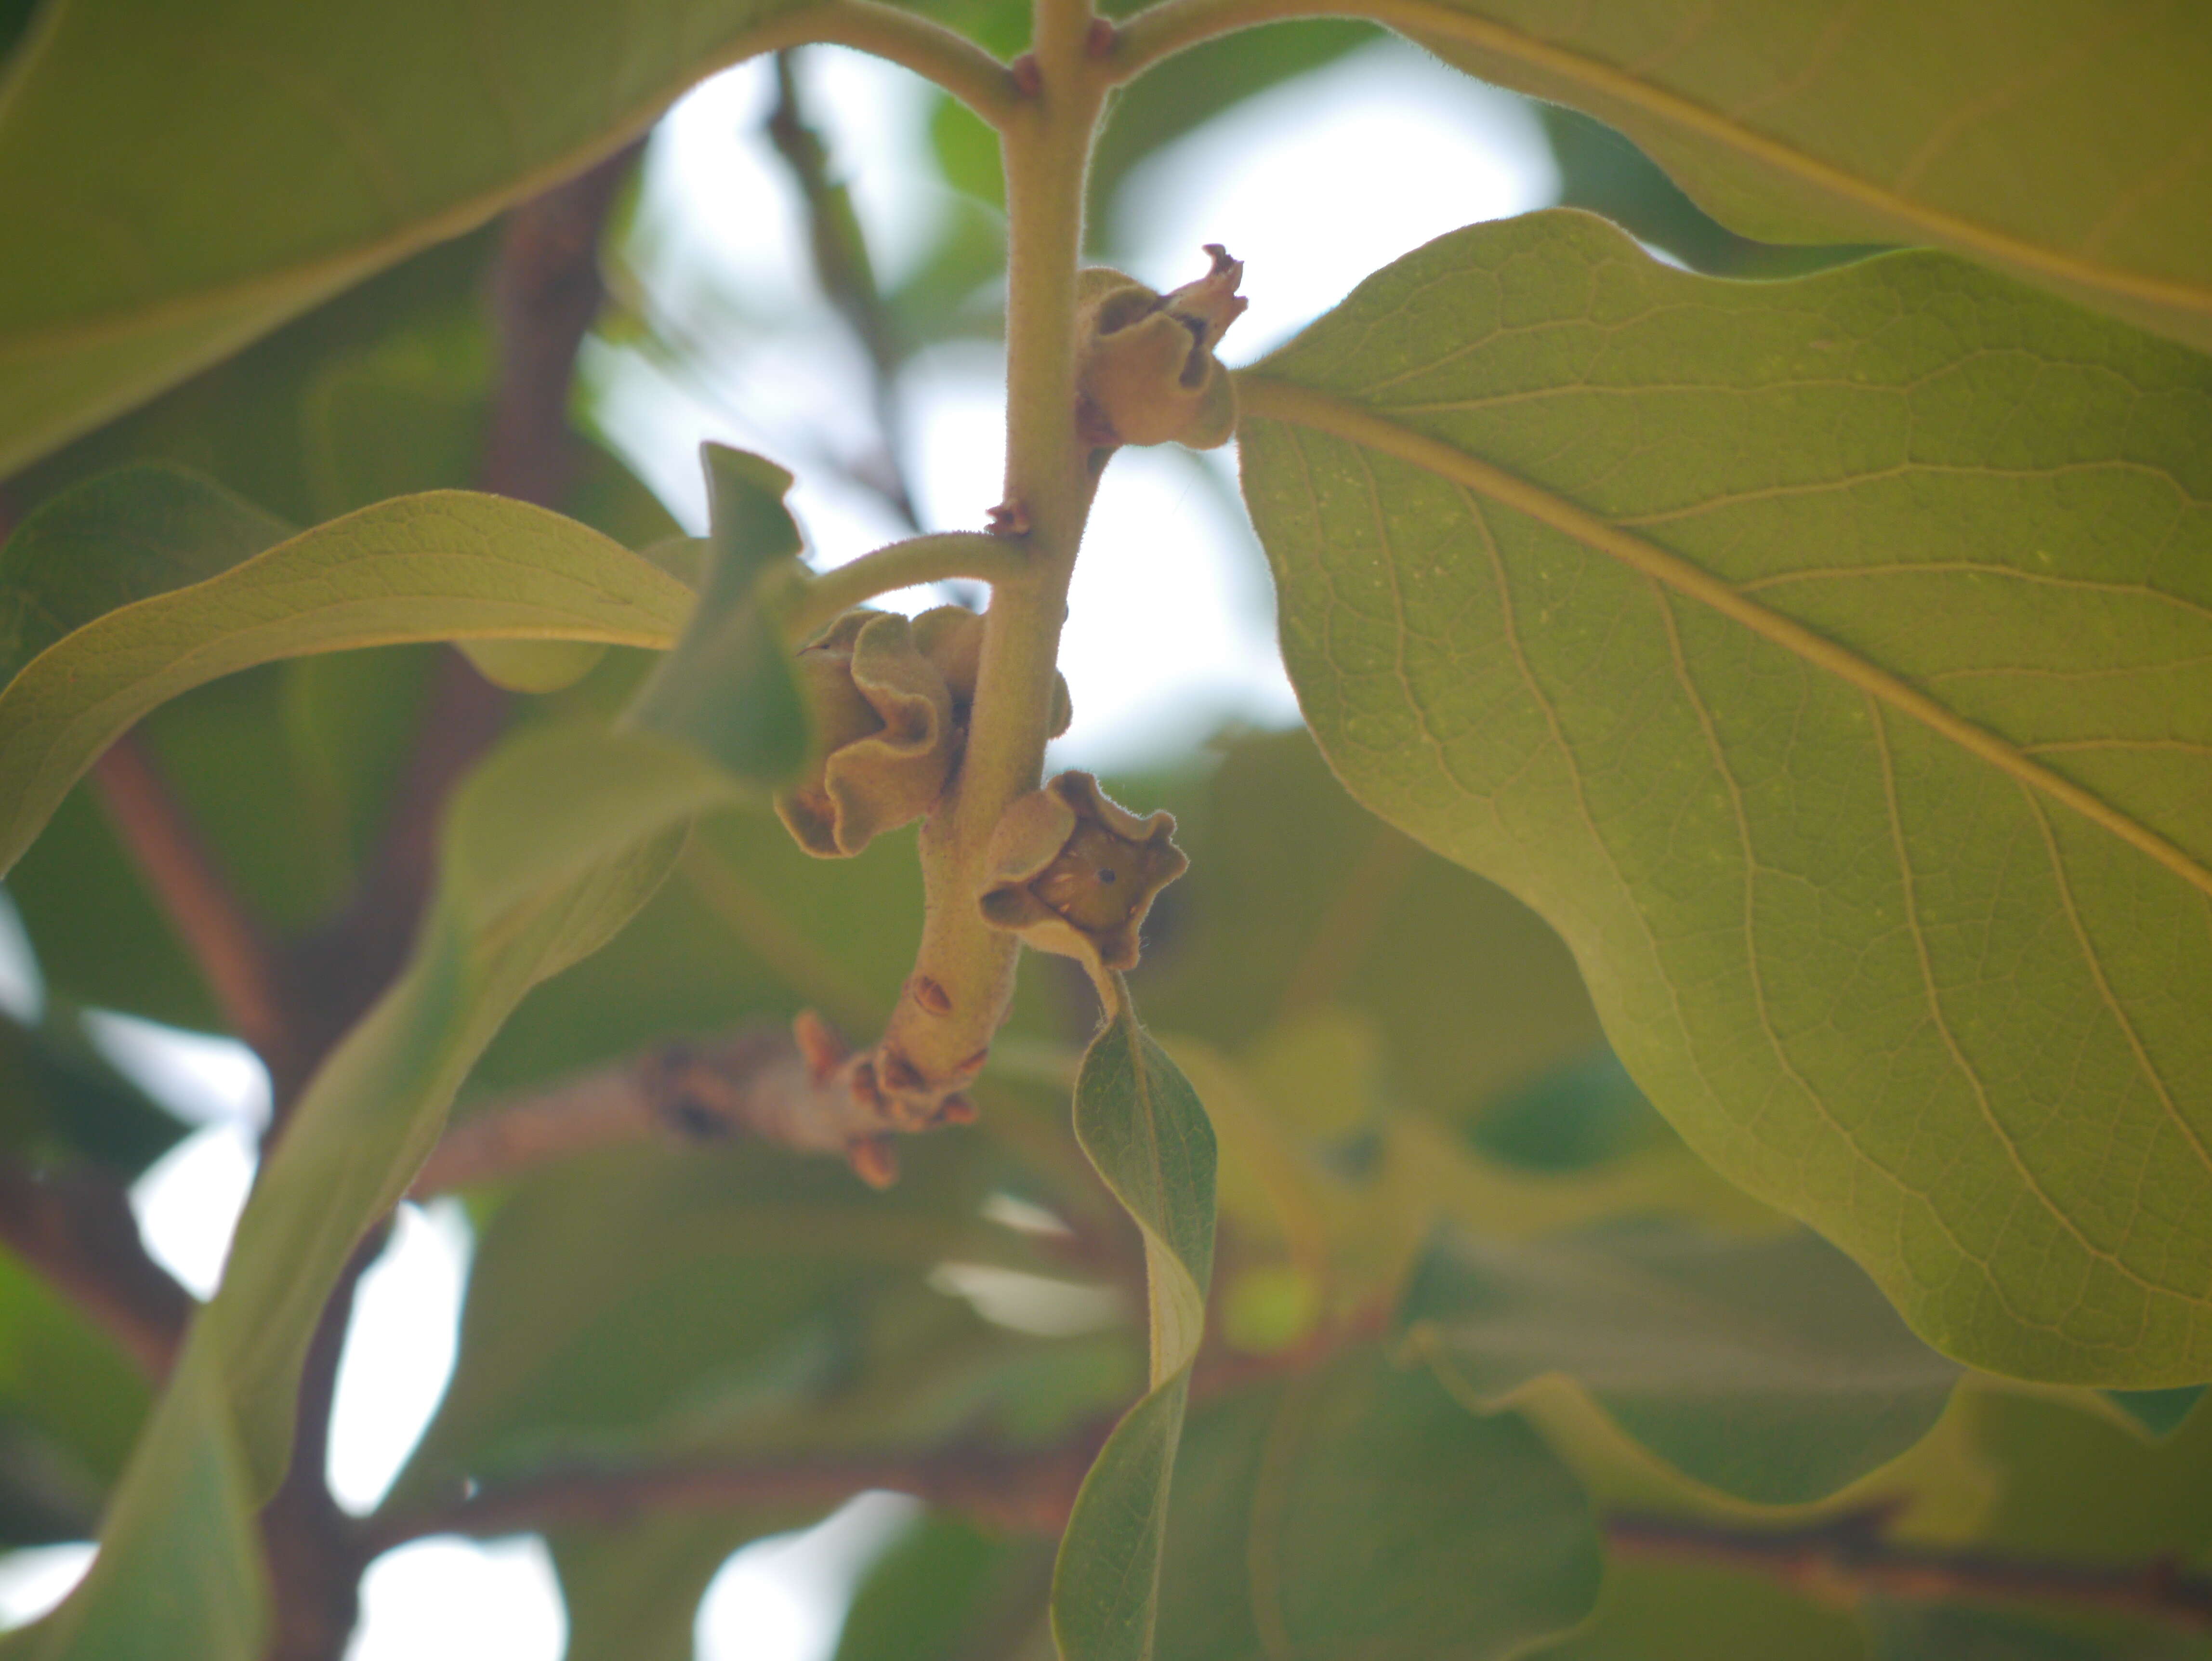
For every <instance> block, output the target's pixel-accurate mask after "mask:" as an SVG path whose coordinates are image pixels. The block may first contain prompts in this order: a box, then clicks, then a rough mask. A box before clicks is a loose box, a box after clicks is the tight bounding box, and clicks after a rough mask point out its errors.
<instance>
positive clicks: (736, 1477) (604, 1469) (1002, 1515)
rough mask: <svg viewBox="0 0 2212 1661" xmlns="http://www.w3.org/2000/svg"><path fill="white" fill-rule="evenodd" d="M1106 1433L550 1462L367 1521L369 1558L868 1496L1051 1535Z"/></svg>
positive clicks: (1093, 1430)
mask: <svg viewBox="0 0 2212 1661" xmlns="http://www.w3.org/2000/svg"><path fill="white" fill-rule="evenodd" d="M1105 1434H1106V1427H1103V1426H1099V1427H1092V1428H1091V1429H1089V1430H1086V1431H1085V1433H1084V1434H1083V1435H1082V1436H1079V1437H1076V1438H1072V1439H1069V1440H1068V1441H1066V1442H1065V1443H1062V1444H1060V1445H1057V1446H1054V1447H1050V1448H1046V1449H1042V1450H1039V1451H1034V1452H1030V1451H1007V1450H1006V1449H1003V1448H995V1447H990V1446H981V1445H971V1446H958V1445H955V1446H951V1447H947V1448H942V1449H939V1450H936V1451H931V1452H924V1453H911V1454H878V1455H873V1456H868V1455H861V1456H855V1457H820V1458H795V1459H771V1460H761V1461H732V1460H719V1459H701V1460H696V1461H690V1462H686V1463H670V1464H663V1465H638V1466H619V1465H603V1464H574V1465H561V1466H556V1467H553V1468H551V1469H547V1470H545V1471H543V1472H541V1473H540V1474H538V1475H535V1476H530V1477H525V1478H522V1479H520V1480H518V1481H515V1482H507V1483H501V1484H498V1485H495V1486H491V1487H487V1488H482V1489H480V1490H479V1491H477V1493H475V1494H469V1495H467V1496H466V1497H464V1498H461V1499H459V1500H455V1501H453V1503H451V1504H449V1505H445V1506H434V1507H430V1508H428V1509H425V1510H422V1511H418V1512H411V1513H403V1514H401V1515H398V1516H395V1517H392V1518H382V1519H378V1520H377V1521H375V1522H374V1523H373V1524H371V1527H370V1530H369V1539H370V1542H371V1543H372V1545H373V1546H374V1548H375V1549H376V1550H379V1551H385V1550H389V1549H390V1548H392V1547H393V1546H397V1545H401V1544H404V1543H405V1542H407V1541H410V1540H417V1539H421V1538H422V1537H423V1536H427V1535H433V1534H466V1535H475V1536H493V1535H501V1534H513V1533H515V1532H518V1531H521V1530H543V1529H547V1528H552V1527H557V1526H559V1525H560V1524H576V1523H582V1524H593V1525H595V1526H599V1527H610V1526H614V1525H617V1524H623V1523H625V1522H629V1521H632V1520H634V1519H635V1518H638V1517H641V1516H646V1515H653V1516H662V1515H666V1514H667V1513H669V1512H724V1511H738V1510H745V1509H752V1508H758V1507H765V1506H836V1505H839V1504H842V1502H843V1501H845V1500H849V1499H851V1498H852V1497H853V1496H854V1495H855V1494H865V1493H866V1492H867V1491H868V1490H869V1489H871V1488H886V1489H890V1490H891V1491H892V1492H895V1493H899V1494H912V1495H913V1496H914V1497H915V1499H917V1500H922V1501H924V1502H925V1503H926V1504H928V1505H933V1506H944V1507H945V1508H947V1509H949V1510H955V1511H961V1512H966V1513H968V1514H969V1516H971V1517H974V1518H977V1519H979V1520H980V1521H982V1522H984V1523H987V1524H990V1525H991V1526H993V1527H996V1528H1001V1529H1006V1530H1010V1531H1019V1532H1025V1533H1036V1534H1046V1535H1051V1534H1057V1533H1058V1532H1059V1531H1060V1528H1061V1527H1062V1526H1063V1525H1064V1524H1066V1520H1067V1513H1068V1512H1069V1510H1070V1508H1071V1507H1073V1505H1074V1503H1075V1491H1076V1489H1077V1488H1079V1486H1080V1485H1081V1483H1082V1481H1083V1475H1084V1473H1085V1471H1086V1470H1088V1469H1090V1466H1091V1460H1092V1459H1093V1458H1094V1457H1096V1456H1097V1451H1098V1448H1099V1446H1100V1445H1102V1444H1103V1441H1104V1440H1105Z"/></svg>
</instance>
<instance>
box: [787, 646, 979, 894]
mask: <svg viewBox="0 0 2212 1661" xmlns="http://www.w3.org/2000/svg"><path fill="white" fill-rule="evenodd" d="M797 667H798V671H799V684H800V686H801V688H802V689H803V690H804V691H805V695H806V698H807V702H808V703H809V705H810V706H811V709H813V712H814V721H815V731H816V734H817V739H816V750H817V755H818V757H819V759H818V760H817V763H816V764H815V766H814V767H813V769H812V770H811V771H810V772H809V773H808V774H807V776H805V778H803V779H801V780H800V781H799V783H797V784H796V785H794V786H793V787H792V788H789V789H788V790H786V791H784V792H782V793H781V794H779V795H778V796H777V797H776V799H775V811H776V812H777V813H778V814H779V815H780V816H781V818H782V819H783V822H784V824H786V825H787V826H788V827H789V828H790V831H791V834H792V835H793V836H794V837H797V838H798V839H799V846H800V847H802V848H804V849H805V850H806V851H807V852H808V853H810V854H814V855H819V856H820V857H822V858H824V859H835V858H837V857H840V856H842V855H853V854H857V853H859V852H860V850H861V849H863V848H866V846H867V845H868V842H869V840H870V838H872V837H874V836H875V835H876V834H877V833H878V832H879V831H890V830H895V829H896V828H897V827H898V826H900V825H902V824H906V823H907V822H908V821H909V820H911V819H917V818H921V816H922V815H923V814H924V813H927V812H928V811H929V809H930V807H931V806H932V805H933V803H934V802H935V801H936V800H937V798H938V796H939V794H940V793H941V792H942V791H943V790H944V788H945V779H946V778H947V777H948V776H950V775H951V771H952V764H953V763H954V762H955V761H956V760H957V758H958V751H959V742H960V732H959V727H958V726H957V723H956V722H955V721H954V720H953V715H952V695H951V691H948V690H947V688H946V686H945V677H944V676H943V675H942V674H940V673H939V672H938V670H937V668H936V667H935V666H934V665H933V664H932V663H931V662H930V661H929V660H928V659H927V658H926V657H924V656H923V655H922V654H921V650H920V649H919V648H917V647H916V646H915V640H914V631H913V630H912V628H911V626H910V625H909V624H908V621H907V619H906V618H902V617H900V616H898V615H897V614H896V613H895V612H890V611H848V612H846V613H845V615H844V616H842V617H841V618H838V619H837V621H836V622H835V623H833V624H830V625H829V628H828V629H827V630H824V631H823V633H822V634H821V635H820V636H817V638H816V639H815V640H814V641H812V642H811V643H809V644H808V646H807V647H806V648H805V650H804V651H802V652H800V653H799V658H798V663H797Z"/></svg>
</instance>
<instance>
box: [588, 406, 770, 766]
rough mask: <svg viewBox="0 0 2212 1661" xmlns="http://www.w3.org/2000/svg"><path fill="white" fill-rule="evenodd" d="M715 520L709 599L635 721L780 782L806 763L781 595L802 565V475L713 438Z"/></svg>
mask: <svg viewBox="0 0 2212 1661" xmlns="http://www.w3.org/2000/svg"><path fill="white" fill-rule="evenodd" d="M702 459H704V461H705V462H706V465H707V497H708V511H709V514H710V517H711V520H712V526H711V528H710V530H709V532H708V556H707V569H706V574H705V578H704V581H703V582H702V586H701V587H700V591H699V603H698V605H697V606H696V608H695V609H694V611H692V614H691V621H690V624H689V626H687V627H686V628H685V630H684V637H683V638H682V639H681V640H679V641H678V642H677V643H676V649H675V650H674V651H672V652H671V653H670V654H668V655H667V656H666V657H665V658H664V659H663V660H661V662H660V664H659V667H658V668H656V669H655V671H654V672H653V678H652V679H651V680H650V681H648V682H647V683H646V684H645V686H644V688H643V689H642V690H641V691H640V692H639V694H638V699H637V702H636V703H635V705H634V706H633V707H632V709H631V712H630V719H631V720H632V721H635V723H636V724H637V725H638V726H640V727H644V728H645V729H647V731H650V732H657V733H667V734H668V735H669V736H670V737H671V738H677V739H683V740H684V742H685V743H687V744H692V745H697V746H698V747H699V748H700V749H701V750H703V751H706V752H707V753H708V755H710V756H712V757H714V759H715V760H717V761H719V762H720V763H721V764H722V765H723V766H724V767H726V768H727V769H729V770H730V771H731V772H732V773H734V774H736V775H737V776H738V777H739V778H744V779H757V780H759V781H762V782H766V783H771V784H773V783H778V782H781V781H782V780H784V779H787V778H788V777H790V776H792V775H793V774H794V773H796V772H797V771H798V770H799V769H800V768H801V767H803V766H805V764H806V755H807V749H808V745H810V743H811V737H810V734H809V730H808V728H809V716H808V714H807V709H806V704H805V699H804V698H802V697H800V695H799V680H798V678H797V676H796V675H795V674H794V673H793V671H792V666H791V659H790V655H789V654H788V653H787V652H786V650H785V649H784V643H783V635H782V630H781V629H780V628H779V627H778V620H777V617H776V611H775V595H776V593H777V592H778V590H780V589H781V587H784V586H785V585H787V583H788V582H789V581H791V580H792V579H793V578H794V577H795V576H796V575H797V574H798V571H799V549H800V547H801V542H800V539H799V526H798V524H797V523H796V522H795V521H794V520H793V519H792V517H791V510H790V509H789V508H786V507H785V506H784V505H783V498H784V495H785V493H786V492H787V491H788V490H790V489H791V475H790V474H789V473H787V472H784V470H783V469H782V468H781V467H779V466H777V465H775V463H774V462H772V461H766V460H763V459H762V458H760V457H759V456H757V455H752V454H749V453H746V452H745V451H744V450H733V449H731V448H730V447H728V446H726V445H722V444H708V445H705V446H702Z"/></svg>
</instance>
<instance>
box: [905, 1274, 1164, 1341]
mask: <svg viewBox="0 0 2212 1661" xmlns="http://www.w3.org/2000/svg"><path fill="white" fill-rule="evenodd" d="M929 1284H930V1286H931V1287H932V1288H933V1289H934V1290H936V1291H938V1292H941V1293H944V1294H945V1296H946V1297H948V1298H960V1299H965V1300H966V1301H967V1303H968V1305H969V1307H970V1308H971V1309H973V1310H974V1311H975V1312H976V1314H978V1315H980V1316H981V1317H983V1318H984V1319H985V1320H987V1321H988V1322H990V1323H992V1324H993V1325H994V1326H1002V1327H1006V1328H1009V1329H1012V1330H1013V1331H1015V1332H1028V1333H1034V1334H1035V1335H1036V1336H1038V1337H1040V1338H1073V1337H1076V1336H1079V1335H1081V1334H1083V1333H1085V1332H1099V1331H1103V1330H1104V1329H1106V1328H1108V1327H1110V1326H1112V1325H1113V1324H1114V1323H1115V1322H1117V1321H1119V1320H1120V1319H1121V1316H1122V1312H1123V1311H1124V1309H1125V1308H1126V1306H1127V1305H1125V1303H1124V1301H1123V1299H1122V1297H1121V1291H1120V1289H1119V1288H1117V1287H1107V1286H1084V1285H1082V1284H1080V1283H1079V1282H1077V1281H1056V1280H1054V1279H1053V1278H1052V1277H1051V1276H1050V1275H1027V1274H1024V1273H1023V1272H1022V1271H1021V1270H1020V1269H1001V1268H1000V1267H999V1266H998V1265H997V1264H995V1263H939V1265H938V1266H937V1267H936V1268H935V1269H932V1270H930V1271H929Z"/></svg>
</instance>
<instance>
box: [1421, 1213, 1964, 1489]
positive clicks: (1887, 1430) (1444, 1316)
mask: <svg viewBox="0 0 2212 1661" xmlns="http://www.w3.org/2000/svg"><path fill="white" fill-rule="evenodd" d="M1401 1318H1402V1319H1403V1320H1404V1321H1405V1322H1406V1323H1407V1335H1408V1337H1409V1339H1410V1341H1411V1342H1412V1345H1413V1348H1414V1349H1415V1351H1416V1352H1417V1353H1418V1354H1420V1355H1422V1356H1423V1357H1424V1358H1425V1359H1426V1360H1428V1361H1429V1362H1430V1364H1431V1366H1434V1367H1436V1368H1437V1372H1438V1373H1439V1375H1440V1376H1442V1377H1443V1378H1444V1379H1445V1380H1446V1381H1447V1382H1448V1383H1449V1384H1451V1385H1452V1386H1453V1388H1454V1389H1455V1392H1456V1393H1460V1394H1462V1395H1465V1396H1470V1397H1473V1398H1474V1399H1475V1400H1476V1401H1477V1402H1482V1403H1485V1404H1486V1405H1488V1406H1491V1407H1496V1406H1498V1405H1499V1404H1501V1403H1502V1402H1504V1400H1505V1398H1507V1397H1509V1396H1511V1395H1512V1394H1513V1393H1514V1392H1515V1391H1516V1390H1519V1389H1521V1388H1522V1386H1523V1385H1525V1384H1528V1383H1530V1382H1531V1381H1532V1380H1534V1379H1536V1378H1541V1377H1543V1376H1544V1375H1545V1374H1547V1373H1562V1374H1565V1376H1566V1377H1568V1378H1572V1379H1574V1380H1575V1381H1576V1382H1577V1383H1578V1384H1581V1385H1582V1387H1583V1389H1585V1390H1588V1391H1589V1393H1590V1394H1591V1395H1592V1396H1595V1397H1596V1399H1597V1401H1598V1402H1600V1403H1601V1405H1602V1406H1603V1407H1604V1408H1605V1409H1606V1410H1607V1412H1608V1413H1610V1414H1611V1415H1613V1418H1614V1420H1615V1421H1617V1422H1618V1423H1619V1424H1620V1426H1621V1427H1622V1428H1623V1429H1625V1430H1626V1431H1627V1432H1628V1433H1629V1434H1630V1435H1632V1436H1633V1437H1634V1438H1636V1439H1637V1440H1638V1441H1639V1442H1641V1443H1643V1444H1644V1445H1645V1446H1646V1447H1648V1448H1650V1450H1651V1451H1653V1452H1655V1453H1656V1454H1658V1455H1660V1456H1661V1457H1662V1458H1664V1459H1666V1460H1667V1461H1668V1463H1671V1464H1673V1465H1674V1466H1675V1467H1676V1468H1677V1469H1680V1470H1681V1471H1683V1472H1684V1473H1685V1474H1686V1475H1690V1476H1693V1477H1695V1478H1696V1479H1697V1480H1698V1481H1699V1482H1705V1483H1707V1484H1709V1485H1710V1486H1711V1487H1713V1488H1719V1489H1721V1490H1722V1491H1723V1492H1724V1493H1728V1494H1737V1495H1740V1496H1741V1497H1742V1498H1744V1499H1747V1500H1757V1501H1759V1502H1760V1503H1762V1504H1766V1505H1802V1504H1805V1503H1807V1502H1808V1501H1811V1500H1819V1499H1822V1498H1824V1497H1826V1495H1828V1494H1833V1493H1834V1492H1836V1491H1837V1490H1838V1488H1843V1487H1844V1486H1846V1485H1847V1484H1849V1483H1850V1482H1856V1481H1857V1480H1858V1478H1860V1477H1861V1476H1863V1475H1866V1473H1867V1472H1869V1471H1870V1470H1872V1469H1874V1468H1875V1466H1877V1465H1880V1464H1881V1463H1884V1462H1885V1461H1887V1460H1889V1459H1891V1458H1893V1457H1896V1456H1897V1455H1898V1454H1899V1453H1902V1452H1903V1451H1905V1449H1906V1448H1908V1447H1910V1446H1911V1445H1912V1444H1913V1443H1915V1442H1917V1441H1918V1440H1919V1439H1920V1438H1921V1437H1923V1435H1925V1434H1926V1433H1928V1432H1929V1430H1930V1429H1931V1428H1933V1427H1934V1426H1935V1423H1936V1420H1937V1419H1938V1418H1940V1417H1941V1416H1942V1413H1943V1408H1944V1403H1945V1402H1947V1401H1948V1400H1949V1398H1950V1395H1951V1386H1952V1385H1953V1384H1954V1383H1956V1382H1957V1380H1958V1377H1959V1369H1958V1368H1957V1367H1956V1366H1954V1365H1953V1364H1952V1363H1950V1362H1948V1361H1947V1360H1944V1359H1943V1358H1942V1356H1940V1355H1937V1354H1936V1353H1935V1352H1934V1351H1932V1350H1930V1349H1929V1348H1928V1347H1927V1346H1926V1345H1924V1344H1923V1343H1922V1342H1920V1341H1919V1340H1918V1339H1917V1338H1915V1337H1914V1336H1913V1335H1911V1333H1910V1332H1908V1331H1906V1330H1905V1326H1904V1323H1902V1322H1900V1321H1899V1319H1898V1318H1897V1314H1896V1311H1894V1310H1893V1309H1892V1308H1891V1307H1890V1306H1889V1305H1888V1303H1887V1302H1886V1301H1885V1300H1884V1299H1883V1298H1882V1296H1881V1293H1879V1292H1877V1291H1876V1290H1875V1288H1874V1287H1873V1286H1872V1285H1870V1284H1869V1282H1868V1281H1867V1278H1866V1277H1865V1276H1864V1275H1862V1274H1860V1273H1859V1271H1858V1269H1857V1268H1855V1267H1854V1266H1853V1265H1852V1263H1851V1262H1850V1259H1848V1258H1846V1257H1845V1256H1843V1254H1842V1253H1840V1252H1838V1251H1837V1250H1835V1249H1834V1248H1833V1247H1832V1246H1830V1245H1828V1244H1826V1242H1824V1241H1822V1240H1820V1239H1819V1238H1816V1237H1815V1236H1814V1235H1811V1234H1808V1233H1803V1232H1798V1233H1794V1234H1788V1235H1784V1236H1782V1237H1781V1238H1777V1239H1765V1240H1722V1239H1716V1238H1710V1237H1707V1236H1704V1235H1700V1234H1697V1233H1693V1232H1690V1231H1688V1230H1686V1229H1682V1228H1680V1227H1670V1228H1657V1227H1647V1228H1636V1229H1620V1230H1614V1231H1609V1232H1605V1233H1601V1234H1597V1235H1593V1236H1588V1237H1585V1238H1579V1239H1567V1240H1547V1241H1534V1242H1531V1241H1523V1242H1521V1243H1519V1244H1515V1245H1512V1246H1498V1245H1491V1244H1484V1243H1481V1242H1478V1241H1475V1240H1472V1239H1468V1238H1455V1239H1450V1240H1447V1241H1444V1242H1442V1243H1440V1244H1439V1245H1438V1248H1437V1250H1436V1251H1435V1252H1434V1253H1433V1254H1431V1257H1430V1259H1429V1261H1428V1262H1426V1263H1425V1265H1424V1266H1423V1269H1422V1271H1421V1274H1420V1275H1419V1279H1418V1280H1417V1281H1415V1282H1414V1285H1413V1289H1412V1290H1411V1291H1410V1292H1409V1293H1407V1300H1406V1305H1405V1309H1404V1311H1403V1314H1402V1317H1401Z"/></svg>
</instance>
